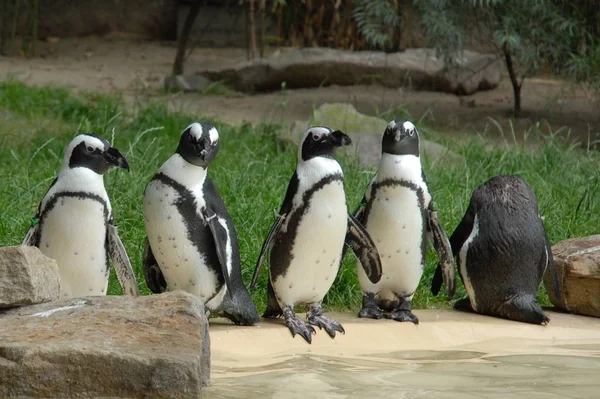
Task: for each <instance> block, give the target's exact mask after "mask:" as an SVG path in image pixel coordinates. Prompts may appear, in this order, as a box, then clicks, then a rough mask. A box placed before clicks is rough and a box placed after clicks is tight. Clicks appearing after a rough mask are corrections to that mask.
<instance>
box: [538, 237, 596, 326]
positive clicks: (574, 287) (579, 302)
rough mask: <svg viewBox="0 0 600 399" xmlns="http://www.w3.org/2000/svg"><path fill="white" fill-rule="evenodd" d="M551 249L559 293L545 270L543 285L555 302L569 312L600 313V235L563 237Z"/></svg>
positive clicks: (548, 272)
mask: <svg viewBox="0 0 600 399" xmlns="http://www.w3.org/2000/svg"><path fill="white" fill-rule="evenodd" d="M552 252H553V255H554V261H555V263H556V269H557V274H558V281H559V288H560V295H559V297H557V296H556V293H555V292H554V288H553V284H552V274H551V273H550V270H549V269H548V270H546V274H545V275H544V285H545V286H546V290H547V291H548V295H549V296H550V301H552V304H554V306H556V307H557V308H559V309H562V310H565V311H568V312H572V313H576V314H581V315H586V316H595V317H600V235H594V236H589V237H579V238H572V239H569V240H564V241H561V242H559V243H558V244H556V245H554V246H553V247H552Z"/></svg>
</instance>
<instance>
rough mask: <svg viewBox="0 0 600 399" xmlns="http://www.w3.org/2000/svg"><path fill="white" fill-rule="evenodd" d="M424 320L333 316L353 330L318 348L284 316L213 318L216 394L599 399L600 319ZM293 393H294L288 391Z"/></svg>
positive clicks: (322, 340) (435, 313) (456, 316)
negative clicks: (293, 331) (254, 321)
mask: <svg viewBox="0 0 600 399" xmlns="http://www.w3.org/2000/svg"><path fill="white" fill-rule="evenodd" d="M416 313H417V314H418V316H419V319H420V321H421V323H420V324H419V325H418V326H415V325H413V324H410V323H397V322H395V321H390V320H377V321H374V320H365V319H358V318H356V317H355V316H354V315H353V314H347V313H333V314H329V316H330V317H333V318H335V319H337V320H339V321H340V322H341V323H342V324H343V326H344V328H345V329H346V334H345V335H338V336H337V337H336V338H335V339H333V340H332V339H330V338H329V337H328V336H327V334H326V333H325V332H324V331H317V334H316V335H315V336H313V343H312V345H308V344H307V343H306V342H304V340H303V339H302V338H301V337H298V336H297V337H295V338H292V336H291V335H290V333H289V331H288V329H287V327H285V325H284V324H283V322H282V321H279V320H277V321H265V322H263V323H261V324H260V326H258V327H234V326H232V325H231V324H229V323H228V322H226V321H219V320H211V331H210V334H211V351H212V367H213V371H212V381H213V383H212V386H211V387H210V388H209V389H207V390H206V391H205V397H207V398H235V397H242V396H240V393H241V392H244V395H243V397H246V398H277V397H286V398H300V397H303V398H306V397H311V398H312V397H315V398H361V397H364V398H366V397H369V398H379V397H389V398H416V397H419V398H423V397H427V398H504V397H507V395H508V394H511V396H514V397H518V398H566V397H568V398H595V397H597V390H598V388H600V382H598V380H597V373H598V370H599V369H600V319H595V318H589V317H581V316H574V315H567V314H561V313H554V312H550V313H549V316H550V317H551V319H552V320H551V322H550V323H549V324H548V325H547V326H535V325H529V324H524V323H517V322H512V321H507V320H502V319H497V318H492V317H486V316H480V315H475V314H466V313H461V312H455V311H439V310H419V311H416ZM281 395H284V396H281Z"/></svg>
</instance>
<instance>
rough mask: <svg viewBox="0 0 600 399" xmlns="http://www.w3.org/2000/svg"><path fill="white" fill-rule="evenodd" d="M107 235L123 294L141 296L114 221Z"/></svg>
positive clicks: (110, 254) (110, 222)
mask: <svg viewBox="0 0 600 399" xmlns="http://www.w3.org/2000/svg"><path fill="white" fill-rule="evenodd" d="M106 235H107V237H106V239H107V241H108V253H109V256H110V258H111V260H112V263H113V267H114V268H115V271H116V272H117V278H118V279H119V282H120V283H121V287H122V288H123V294H124V295H134V296H138V295H140V288H139V287H138V285H137V280H136V278H135V273H134V272H133V268H132V267H131V262H130V261H129V256H127V252H126V251H125V247H124V246H123V243H122V242H121V238H119V233H118V232H117V226H115V225H114V222H113V220H112V219H111V220H110V221H109V223H108V228H107V230H106Z"/></svg>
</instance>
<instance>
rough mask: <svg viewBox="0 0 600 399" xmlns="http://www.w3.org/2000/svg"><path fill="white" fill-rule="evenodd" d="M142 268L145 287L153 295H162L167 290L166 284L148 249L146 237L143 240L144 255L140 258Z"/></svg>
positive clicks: (148, 244) (150, 249) (148, 243)
mask: <svg viewBox="0 0 600 399" xmlns="http://www.w3.org/2000/svg"><path fill="white" fill-rule="evenodd" d="M142 267H143V269H144V279H145V280H146V285H147V286H148V288H149V289H150V291H152V293H153V294H162V293H163V292H165V291H166V290H167V282H166V280H165V276H164V275H163V273H162V270H160V266H158V262H157V261H156V258H155V257H154V254H153V253H152V248H150V242H149V241H148V237H146V239H145V240H144V255H143V258H142Z"/></svg>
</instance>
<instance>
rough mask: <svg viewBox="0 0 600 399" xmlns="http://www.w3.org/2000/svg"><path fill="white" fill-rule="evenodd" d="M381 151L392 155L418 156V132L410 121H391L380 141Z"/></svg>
mask: <svg viewBox="0 0 600 399" xmlns="http://www.w3.org/2000/svg"><path fill="white" fill-rule="evenodd" d="M381 151H382V152H384V153H387V154H392V155H414V156H416V157H418V156H419V131H418V130H417V128H416V126H415V125H414V124H413V123H412V122H410V121H403V120H400V119H396V120H393V121H391V122H390V123H389V124H388V126H387V128H385V132H384V133H383V139H382V140H381Z"/></svg>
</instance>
